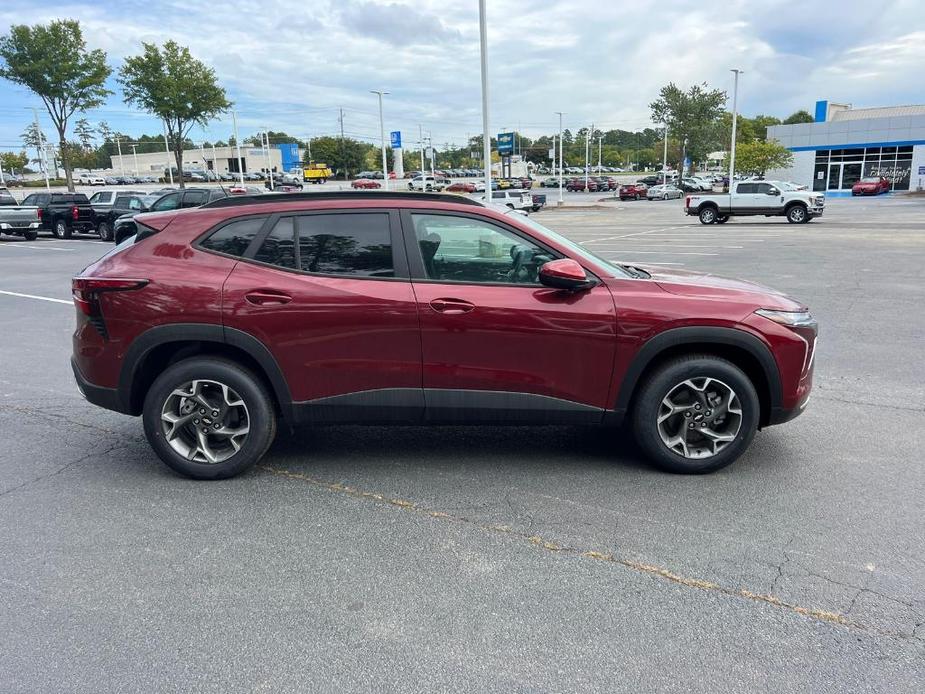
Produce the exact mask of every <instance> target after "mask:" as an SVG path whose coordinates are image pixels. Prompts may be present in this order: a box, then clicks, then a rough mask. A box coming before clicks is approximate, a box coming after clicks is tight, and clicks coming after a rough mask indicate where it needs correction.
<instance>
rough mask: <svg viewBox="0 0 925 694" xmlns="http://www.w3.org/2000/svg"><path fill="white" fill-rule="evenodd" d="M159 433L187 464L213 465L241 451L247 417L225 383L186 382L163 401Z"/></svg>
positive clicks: (239, 400) (248, 417)
mask: <svg viewBox="0 0 925 694" xmlns="http://www.w3.org/2000/svg"><path fill="white" fill-rule="evenodd" d="M161 430H162V432H163V434H164V439H165V440H166V441H167V443H168V444H170V447H171V448H173V450H174V451H176V452H177V453H179V454H180V455H181V456H183V457H184V458H186V459H187V460H189V461H191V462H195V463H206V464H216V463H221V462H224V461H225V460H228V459H229V458H230V457H231V456H233V455H234V454H235V453H237V452H238V451H239V450H241V447H242V446H243V445H244V442H245V441H246V440H247V435H248V433H249V431H250V415H249V414H248V411H247V405H245V404H244V400H242V399H241V397H240V396H239V395H238V394H237V393H236V392H235V391H234V390H232V389H231V388H229V387H228V386H227V385H225V384H224V383H220V382H218V381H210V380H195V381H189V382H187V383H184V384H183V385H181V386H180V387H178V388H175V389H174V390H173V391H172V392H171V393H170V395H168V396H167V399H166V400H165V401H164V406H163V408H162V409H161Z"/></svg>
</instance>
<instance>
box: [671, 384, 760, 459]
mask: <svg viewBox="0 0 925 694" xmlns="http://www.w3.org/2000/svg"><path fill="white" fill-rule="evenodd" d="M657 426H658V435H659V437H660V438H661V439H662V443H664V444H665V446H667V447H668V449H669V450H671V451H673V452H674V453H677V454H678V455H681V456H683V457H685V458H689V459H704V458H712V457H713V456H715V455H716V454H717V453H719V452H720V451H722V450H723V449H724V448H725V447H726V446H728V445H729V444H730V443H732V442H733V441H735V438H736V436H738V434H739V430H740V429H741V428H742V406H741V404H740V403H739V398H738V396H737V395H736V393H735V391H734V390H733V389H732V388H730V387H729V386H728V385H727V384H726V383H723V382H722V381H720V380H718V379H715V378H710V377H698V378H689V379H687V380H685V381H683V382H681V383H679V384H677V385H676V386H675V387H674V388H672V389H671V390H670V391H669V392H668V395H666V396H665V397H664V398H663V399H662V403H661V405H660V406H659V409H658V420H657Z"/></svg>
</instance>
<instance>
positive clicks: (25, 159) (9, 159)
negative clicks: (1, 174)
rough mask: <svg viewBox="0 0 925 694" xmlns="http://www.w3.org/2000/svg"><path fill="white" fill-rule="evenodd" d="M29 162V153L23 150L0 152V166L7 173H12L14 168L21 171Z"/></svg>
mask: <svg viewBox="0 0 925 694" xmlns="http://www.w3.org/2000/svg"><path fill="white" fill-rule="evenodd" d="M28 164H29V155H28V154H26V152H25V150H23V151H22V152H20V153H19V154H17V153H16V152H0V166H2V167H3V170H4V171H5V172H7V173H14V172H15V171H16V169H19V170H20V171H22V170H23V169H24V168H26V166H27V165H28Z"/></svg>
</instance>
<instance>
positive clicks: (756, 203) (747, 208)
mask: <svg viewBox="0 0 925 694" xmlns="http://www.w3.org/2000/svg"><path fill="white" fill-rule="evenodd" d="M764 198H765V196H763V195H762V196H759V195H758V184H757V183H736V185H735V193H733V194H732V195H731V196H730V204H731V205H732V211H733V212H734V213H735V214H743V215H746V214H758V213H759V212H761V211H762V210H763V209H764V207H765V206H766V204H767V203H766V200H765V199H764Z"/></svg>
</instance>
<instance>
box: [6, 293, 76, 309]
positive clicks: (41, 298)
mask: <svg viewBox="0 0 925 694" xmlns="http://www.w3.org/2000/svg"><path fill="white" fill-rule="evenodd" d="M0 294H4V295H6V296H16V297H19V298H21V299H38V300H39V301H51V302H52V303H55V304H68V305H69V306H73V305H74V302H73V301H65V300H64V299H53V298H52V297H50V296H36V295H35V294H21V293H20V292H7V291H4V290H2V289H0Z"/></svg>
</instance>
